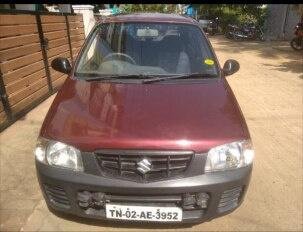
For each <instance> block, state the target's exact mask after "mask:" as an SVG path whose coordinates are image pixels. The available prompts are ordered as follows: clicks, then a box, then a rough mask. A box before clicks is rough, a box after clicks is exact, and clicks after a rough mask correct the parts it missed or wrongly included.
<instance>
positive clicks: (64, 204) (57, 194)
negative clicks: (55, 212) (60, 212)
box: [44, 185, 70, 208]
mask: <svg viewBox="0 0 303 232" xmlns="http://www.w3.org/2000/svg"><path fill="white" fill-rule="evenodd" d="M44 188H45V192H46V195H47V197H48V199H49V201H50V202H51V203H53V204H54V205H56V206H58V207H61V208H69V207H70V203H69V201H68V198H67V196H66V193H65V191H64V189H62V188H61V187H58V186H50V185H44Z"/></svg>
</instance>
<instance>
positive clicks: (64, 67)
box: [51, 57, 72, 74]
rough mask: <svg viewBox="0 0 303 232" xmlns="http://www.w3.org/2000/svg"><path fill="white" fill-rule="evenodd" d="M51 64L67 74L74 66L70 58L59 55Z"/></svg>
mask: <svg viewBox="0 0 303 232" xmlns="http://www.w3.org/2000/svg"><path fill="white" fill-rule="evenodd" d="M51 66H52V68H53V69H55V70H56V71H58V72H62V73H65V74H69V73H70V72H71V70H72V67H71V65H70V63H69V61H68V59H66V58H64V57H58V58H56V59H53V61H52V63H51Z"/></svg>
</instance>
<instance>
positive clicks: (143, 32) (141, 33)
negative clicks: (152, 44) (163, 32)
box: [137, 28, 159, 37]
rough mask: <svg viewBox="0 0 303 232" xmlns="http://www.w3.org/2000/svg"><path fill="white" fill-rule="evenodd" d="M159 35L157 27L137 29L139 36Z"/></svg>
mask: <svg viewBox="0 0 303 232" xmlns="http://www.w3.org/2000/svg"><path fill="white" fill-rule="evenodd" d="M158 35H159V31H158V30H156V29H149V28H143V29H138V30H137V36H138V37H157V36H158Z"/></svg>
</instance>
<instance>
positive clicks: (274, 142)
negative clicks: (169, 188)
mask: <svg viewBox="0 0 303 232" xmlns="http://www.w3.org/2000/svg"><path fill="white" fill-rule="evenodd" d="M211 41H212V43H213V45H214V47H215V50H216V52H217V55H218V57H219V59H220V62H221V63H222V64H223V62H224V61H225V60H226V59H227V58H234V59H237V60H238V61H239V62H240V64H241V69H240V71H239V72H238V73H237V74H235V75H233V76H231V77H228V81H229V82H230V84H231V87H232V89H233V90H234V92H235V95H236V97H237V99H238V101H239V104H240V106H241V108H242V111H243V113H244V116H245V118H246V120H247V123H248V127H249V129H250V132H251V136H252V140H253V142H254V146H255V151H256V159H255V166H254V171H253V176H252V181H251V185H250V187H249V190H248V194H247V197H246V200H245V201H244V203H243V205H242V206H241V207H240V208H239V209H237V210H236V211H235V212H234V213H232V214H230V215H228V216H225V217H222V218H218V219H215V220H213V221H211V222H207V223H203V224H200V225H197V226H194V227H185V228H184V227H181V228H179V230H180V231H184V230H189V231H190V230H192V231H200V230H201V231H202V230H220V231H223V230H228V231H233V230H241V231H243V230H246V231H247V230H249V231H261V230H266V231H268V230H271V231H272V230H281V231H286V230H287V231H288V230H297V231H302V174H303V173H302V170H303V169H302V94H303V91H302V90H303V89H302V86H303V70H302V69H303V64H302V54H298V53H295V52H294V51H292V50H291V49H290V47H289V46H288V44H287V43H271V44H269V43H262V44H260V43H256V42H243V43H238V44H237V43H234V42H230V41H227V40H225V39H223V38H221V37H214V38H212V39H211ZM53 98H54V97H51V98H49V99H48V100H46V101H45V102H43V103H42V104H41V105H40V106H38V107H37V108H35V109H34V110H32V111H31V112H30V113H29V114H27V115H26V116H25V117H24V118H23V119H22V120H19V121H18V122H16V123H15V124H14V125H13V126H11V127H10V128H8V129H7V130H5V131H4V132H2V133H1V134H0V139H1V140H0V141H1V150H0V151H1V155H0V161H1V166H0V167H1V172H0V177H1V183H0V184H1V186H0V187H1V189H0V190H1V198H0V200H1V201H0V203H1V204H0V216H1V230H2V231H8V230H9V231H11V230H22V231H36V230H38V231H46V230H47V231H60V230H64V231H67V230H76V231H90V230H94V231H109V230H121V229H124V230H130V231H133V230H135V228H134V227H131V226H127V225H113V224H105V223H101V222H91V221H87V220H81V219H78V218H71V220H66V219H63V218H59V217H57V216H55V215H54V214H52V213H50V212H49V211H48V210H47V208H46V205H45V203H44V201H43V200H42V195H41V193H40V189H39V187H38V182H37V179H36V176H35V167H34V158H33V155H32V150H33V148H34V144H35V139H36V137H37V134H38V131H39V128H40V126H41V123H42V120H43V118H44V116H45V114H46V112H47V110H48V108H49V106H50V104H51V102H52V100H53ZM143 228H144V229H151V230H154V229H155V226H143V225H142V226H140V228H139V229H143ZM159 228H162V229H163V228H166V229H176V227H159Z"/></svg>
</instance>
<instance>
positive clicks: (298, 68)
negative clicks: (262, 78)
mask: <svg viewBox="0 0 303 232" xmlns="http://www.w3.org/2000/svg"><path fill="white" fill-rule="evenodd" d="M219 37H220V40H219V41H217V39H219ZM212 40H213V43H214V44H216V45H218V46H216V49H215V50H216V51H222V52H229V53H239V52H256V53H257V55H258V56H260V57H261V58H264V59H265V60H268V59H286V60H289V61H285V62H281V63H280V64H279V65H272V64H268V63H266V64H264V65H265V66H269V67H271V68H273V69H276V70H278V71H282V72H293V73H297V74H299V78H301V79H303V51H294V50H293V49H292V48H291V47H290V45H289V42H288V41H270V42H267V41H266V42H261V41H233V40H229V39H227V38H224V36H222V35H220V36H218V38H216V36H214V37H212Z"/></svg>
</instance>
